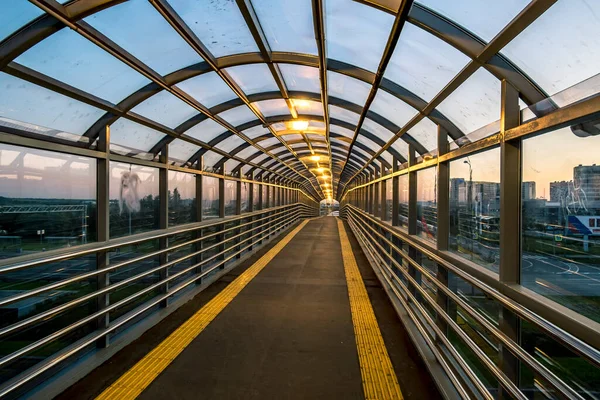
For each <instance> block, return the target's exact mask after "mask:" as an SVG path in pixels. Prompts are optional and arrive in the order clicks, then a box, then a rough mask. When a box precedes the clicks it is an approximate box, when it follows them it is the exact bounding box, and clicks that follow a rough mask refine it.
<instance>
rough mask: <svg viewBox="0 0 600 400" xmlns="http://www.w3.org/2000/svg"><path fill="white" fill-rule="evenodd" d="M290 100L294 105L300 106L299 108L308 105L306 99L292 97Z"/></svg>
mask: <svg viewBox="0 0 600 400" xmlns="http://www.w3.org/2000/svg"><path fill="white" fill-rule="evenodd" d="M292 102H293V103H294V106H296V107H300V108H302V107H308V106H309V105H310V103H309V102H308V100H301V99H294V100H292Z"/></svg>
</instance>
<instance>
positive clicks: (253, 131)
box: [242, 125, 271, 139]
mask: <svg viewBox="0 0 600 400" xmlns="http://www.w3.org/2000/svg"><path fill="white" fill-rule="evenodd" d="M242 133H243V134H244V135H246V136H248V137H249V138H250V139H255V138H257V137H259V136H264V135H271V131H269V130H268V129H267V128H263V127H262V125H258V126H255V127H253V128H249V129H246V130H244V131H242Z"/></svg>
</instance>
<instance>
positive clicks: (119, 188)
mask: <svg viewBox="0 0 600 400" xmlns="http://www.w3.org/2000/svg"><path fill="white" fill-rule="evenodd" d="M109 192H110V197H109V199H110V219H109V225H110V237H111V238H115V237H120V236H127V235H132V234H135V233H140V232H146V231H151V230H153V229H158V228H159V220H158V217H159V209H160V199H159V197H158V168H151V167H143V166H140V165H135V164H124V163H119V162H114V161H111V162H110V180H109Z"/></svg>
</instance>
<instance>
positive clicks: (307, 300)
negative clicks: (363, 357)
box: [60, 217, 440, 399]
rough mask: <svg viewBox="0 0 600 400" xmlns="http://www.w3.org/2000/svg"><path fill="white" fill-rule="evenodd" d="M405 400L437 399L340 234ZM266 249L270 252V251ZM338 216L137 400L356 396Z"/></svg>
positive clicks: (212, 291)
mask: <svg viewBox="0 0 600 400" xmlns="http://www.w3.org/2000/svg"><path fill="white" fill-rule="evenodd" d="M346 232H347V233H348V236H349V240H350V243H351V246H352V250H353V252H354V256H355V258H356V261H357V264H358V267H359V270H360V273H361V275H362V278H363V281H364V282H365V284H366V287H367V292H368V295H369V296H368V297H369V299H370V301H371V303H372V305H373V309H374V311H375V316H376V318H377V323H378V325H379V328H380V330H381V334H382V336H383V340H384V342H385V347H386V348H387V353H388V354H389V358H390V359H391V362H392V364H393V367H394V370H395V372H396V375H397V378H398V381H399V385H400V388H401V390H402V394H403V395H404V397H405V398H407V399H436V398H439V397H440V396H439V394H438V392H437V391H436V389H435V385H434V384H433V382H432V381H431V378H430V377H429V375H428V373H427V371H426V370H425V367H424V366H423V365H422V363H421V361H420V359H419V357H418V354H417V352H416V351H415V349H414V348H413V346H412V343H411V342H410V339H409V338H408V336H407V334H406V332H405V331H404V329H403V327H402V325H401V323H400V322H399V320H398V317H397V315H396V314H395V311H394V310H393V308H392V306H391V304H390V302H389V300H388V299H387V297H386V294H385V293H384V291H383V289H382V288H381V286H380V285H379V282H378V281H377V280H376V277H375V275H374V273H373V271H372V270H371V268H370V267H369V265H368V263H367V261H366V259H365V257H364V255H363V254H362V252H361V250H360V247H359V246H358V244H357V242H356V241H355V239H354V237H353V236H352V234H351V232H350V230H349V229H348V228H346ZM270 247H273V246H270ZM268 251H269V249H264V250H263V251H261V252H260V253H259V254H257V255H256V256H255V257H253V258H252V259H251V260H248V261H247V262H246V263H245V265H243V266H241V267H239V268H238V269H236V270H234V271H232V272H231V273H230V274H229V275H227V276H225V277H223V278H222V279H221V280H220V281H219V282H217V283H216V284H213V285H212V286H211V287H210V288H208V289H207V290H206V291H205V292H203V293H201V294H200V295H198V296H196V298H195V299H194V300H193V301H191V302H190V303H188V304H186V306H184V307H182V308H181V309H180V310H178V311H177V312H176V313H174V314H173V315H171V316H170V317H169V318H167V319H166V320H165V321H163V322H162V323H160V324H159V325H157V326H156V327H154V328H153V329H152V330H150V331H148V332H147V333H146V334H145V335H143V336H142V337H141V338H140V339H139V340H138V341H136V342H134V343H132V345H130V346H128V347H126V348H125V349H123V350H122V351H121V352H119V353H118V354H117V355H116V356H115V357H113V360H111V361H109V362H107V363H106V364H105V365H103V366H101V367H100V368H98V369H97V370H96V371H94V372H92V373H91V374H90V375H88V376H87V377H86V378H84V379H83V380H82V381H80V382H78V383H77V384H75V385H74V386H73V387H71V388H70V389H69V390H67V391H66V392H64V393H63V394H62V395H61V396H60V398H70V399H73V398H93V397H95V396H96V395H98V394H100V392H102V390H104V389H105V388H106V387H108V386H110V385H111V384H113V383H114V382H115V381H116V380H117V379H118V378H119V377H120V376H121V375H123V374H124V373H125V372H126V371H127V370H128V369H129V368H130V367H132V366H133V365H135V364H136V362H137V361H138V360H140V359H142V358H143V357H144V355H145V354H146V353H148V352H149V351H150V350H151V349H152V348H153V347H155V346H156V345H157V344H158V343H160V342H161V341H162V340H163V339H164V338H165V337H167V336H168V335H169V334H170V333H171V332H173V331H174V330H175V329H176V328H177V327H178V325H181V323H182V322H183V321H185V320H186V319H187V318H189V317H190V313H193V312H194V309H195V310H196V311H197V310H198V309H200V308H202V306H203V305H205V304H206V303H208V302H209V301H210V300H211V299H212V298H214V297H215V296H216V295H217V293H219V292H221V291H222V290H223V288H224V287H226V285H227V284H228V283H229V282H232V281H233V280H234V279H235V278H236V277H237V276H239V275H240V274H243V273H245V272H246V270H248V267H250V266H251V265H252V264H254V263H255V262H256V261H257V260H258V259H259V258H260V257H261V256H262V255H264V254H266V253H267V252H268ZM362 381H363V380H362V378H361V366H360V364H359V356H358V352H357V345H356V340H355V334H354V328H353V317H352V313H351V309H350V303H349V299H348V288H347V283H346V276H345V274H344V262H343V259H342V249H341V245H340V235H339V232H338V225H337V219H336V218H333V217H323V218H318V219H315V220H312V221H310V222H309V223H308V224H306V225H305V226H304V227H303V228H302V229H301V230H300V231H299V232H298V233H297V234H296V235H295V236H294V237H293V239H291V241H290V242H289V243H288V244H287V245H286V246H285V247H283V249H281V251H279V253H277V254H276V255H275V257H274V258H273V259H272V260H271V261H270V262H269V263H268V264H267V265H266V267H265V268H264V269H263V270H262V271H261V272H260V273H259V274H258V275H257V276H256V277H254V278H253V279H252V280H251V281H250V283H249V284H248V285H247V286H245V288H243V289H242V290H241V291H240V292H239V294H237V295H236V296H235V298H234V299H233V300H232V301H231V302H230V303H229V304H228V305H227V306H226V307H225V308H224V309H223V310H222V312H220V313H219V314H218V315H217V316H216V318H214V320H212V322H210V323H208V325H207V326H206V328H205V329H204V330H203V331H202V332H201V333H200V334H199V335H198V336H197V337H196V338H195V339H194V340H192V341H191V343H190V344H189V345H188V346H187V347H186V348H185V350H183V352H181V353H180V354H179V356H177V357H176V358H175V359H174V360H173V361H172V362H170V364H168V366H166V368H165V369H164V370H163V371H162V373H160V375H158V377H156V379H154V380H153V381H152V382H151V383H150V384H149V386H147V387H146V388H145V390H144V391H143V392H142V393H141V395H140V396H139V398H140V399H308V398H310V399H363V398H364V392H363V383H362Z"/></svg>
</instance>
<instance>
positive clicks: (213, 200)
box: [202, 175, 219, 220]
mask: <svg viewBox="0 0 600 400" xmlns="http://www.w3.org/2000/svg"><path fill="white" fill-rule="evenodd" d="M213 218H219V179H218V178H214V177H212V176H207V175H203V176H202V220H206V219H213Z"/></svg>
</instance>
